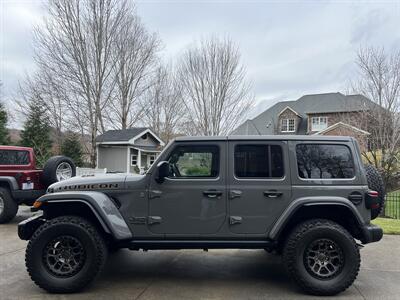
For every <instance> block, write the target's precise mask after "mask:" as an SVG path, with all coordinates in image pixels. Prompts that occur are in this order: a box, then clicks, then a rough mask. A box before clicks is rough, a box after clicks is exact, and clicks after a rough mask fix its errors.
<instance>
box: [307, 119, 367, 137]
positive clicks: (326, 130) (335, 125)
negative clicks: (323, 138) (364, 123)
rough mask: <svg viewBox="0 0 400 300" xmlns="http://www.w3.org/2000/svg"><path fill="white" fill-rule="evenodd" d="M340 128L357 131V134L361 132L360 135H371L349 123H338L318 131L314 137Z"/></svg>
mask: <svg viewBox="0 0 400 300" xmlns="http://www.w3.org/2000/svg"><path fill="white" fill-rule="evenodd" d="M338 127H346V128H348V129H350V130H352V131H356V132H359V133H361V134H365V135H370V133H369V132H368V131H365V130H362V129H360V128H357V127H355V126H351V125H349V124H347V123H343V122H337V123H335V124H333V125H331V126H329V127H327V128H325V129H324V130H321V131H318V132H317V133H314V134H313V135H321V134H324V133H326V132H329V131H331V130H332V129H335V128H338Z"/></svg>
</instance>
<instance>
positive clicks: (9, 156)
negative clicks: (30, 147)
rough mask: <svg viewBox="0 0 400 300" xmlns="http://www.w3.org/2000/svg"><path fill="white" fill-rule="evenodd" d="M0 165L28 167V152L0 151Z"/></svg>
mask: <svg viewBox="0 0 400 300" xmlns="http://www.w3.org/2000/svg"><path fill="white" fill-rule="evenodd" d="M0 165H3V166H4V165H29V152H28V151H24V150H0Z"/></svg>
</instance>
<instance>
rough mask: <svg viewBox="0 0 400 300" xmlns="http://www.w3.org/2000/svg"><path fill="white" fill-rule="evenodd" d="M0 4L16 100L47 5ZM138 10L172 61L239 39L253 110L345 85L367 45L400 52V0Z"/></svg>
mask: <svg viewBox="0 0 400 300" xmlns="http://www.w3.org/2000/svg"><path fill="white" fill-rule="evenodd" d="M0 3H1V4H0V17H1V22H0V23H1V24H0V26H1V28H0V33H1V35H0V48H1V50H0V51H1V52H0V55H1V56H0V62H1V65H0V68H1V70H0V73H1V74H0V78H1V81H2V82H3V95H4V96H5V97H6V98H8V99H10V98H11V95H12V94H13V93H14V92H15V91H16V88H17V85H18V80H21V79H22V78H23V76H24V74H26V73H29V72H33V71H34V69H35V65H34V62H33V60H32V51H33V48H32V28H33V26H34V25H35V24H38V25H39V26H40V24H41V19H42V17H43V15H44V14H45V9H44V8H43V7H44V6H43V3H42V2H41V1H26V0H25V1H21V0H14V1H9V0H0ZM137 8H138V13H139V15H140V16H141V18H142V21H143V23H144V24H145V25H146V26H147V28H148V29H149V30H150V31H153V32H157V33H158V34H159V36H160V38H161V40H162V42H163V45H164V50H163V52H162V55H163V57H165V59H166V60H170V59H174V58H176V57H178V56H179V54H180V53H181V52H182V50H183V49H184V47H185V46H187V45H188V44H190V43H192V42H193V41H196V40H199V39H201V38H203V37H207V36H210V35H212V34H216V35H221V36H229V37H230V38H231V39H232V40H233V41H235V42H236V43H237V44H238V46H239V49H240V52H241V54H242V62H243V64H244V65H245V66H246V68H247V73H248V78H249V80H251V81H252V82H253V92H254V95H255V98H256V103H255V105H256V107H257V109H256V110H253V112H252V113H251V115H254V114H255V113H256V112H260V110H261V109H263V108H266V107H268V106H269V105H271V104H272V103H274V102H275V101H278V100H292V99H296V98H298V97H300V96H302V95H304V94H310V93H323V92H336V91H343V90H345V88H346V82H347V81H348V80H349V79H350V78H352V77H353V76H355V68H354V59H355V55H356V51H357V49H358V48H359V47H360V46H361V45H373V46H384V47H385V48H386V49H387V50H392V49H395V48H397V49H400V0H399V1H379V2H378V1H318V2H317V1H244V0H242V1H200V0H197V1H137ZM9 101H10V100H9Z"/></svg>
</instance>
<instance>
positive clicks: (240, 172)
mask: <svg viewBox="0 0 400 300" xmlns="http://www.w3.org/2000/svg"><path fill="white" fill-rule="evenodd" d="M234 165H235V176H236V177H237V178H282V177H283V175H284V174H283V154H282V148H281V146H279V145H237V146H236V147H235V162H234Z"/></svg>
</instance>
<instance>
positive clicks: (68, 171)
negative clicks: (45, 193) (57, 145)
mask: <svg viewBox="0 0 400 300" xmlns="http://www.w3.org/2000/svg"><path fill="white" fill-rule="evenodd" d="M75 175H76V166H75V164H74V162H73V161H72V159H70V158H69V157H66V156H62V155H58V156H53V157H51V158H50V159H49V160H48V161H47V162H46V164H45V165H44V168H43V174H42V180H43V182H44V183H45V184H46V185H50V184H53V183H54V182H58V181H62V180H66V179H69V178H71V177H74V176H75Z"/></svg>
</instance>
